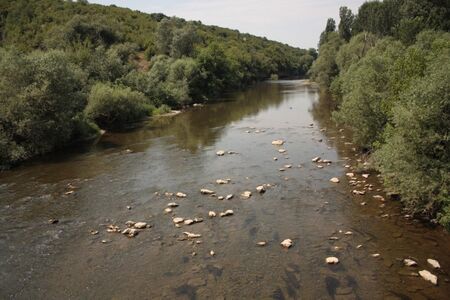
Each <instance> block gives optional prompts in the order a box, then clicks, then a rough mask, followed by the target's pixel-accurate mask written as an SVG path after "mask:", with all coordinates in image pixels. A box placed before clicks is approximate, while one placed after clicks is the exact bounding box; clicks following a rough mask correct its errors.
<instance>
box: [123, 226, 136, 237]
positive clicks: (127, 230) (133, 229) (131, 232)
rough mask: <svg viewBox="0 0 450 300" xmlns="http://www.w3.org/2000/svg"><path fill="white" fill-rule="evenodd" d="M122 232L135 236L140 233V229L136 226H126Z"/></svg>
mask: <svg viewBox="0 0 450 300" xmlns="http://www.w3.org/2000/svg"><path fill="white" fill-rule="evenodd" d="M122 233H123V234H125V235H127V236H128V237H135V236H136V235H137V234H138V233H139V230H137V229H135V228H126V229H124V230H123V231H122Z"/></svg>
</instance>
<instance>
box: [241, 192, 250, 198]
mask: <svg viewBox="0 0 450 300" xmlns="http://www.w3.org/2000/svg"><path fill="white" fill-rule="evenodd" d="M241 196H242V197H243V198H246V199H248V198H250V197H251V196H252V192H250V191H245V192H243V193H242V194H241Z"/></svg>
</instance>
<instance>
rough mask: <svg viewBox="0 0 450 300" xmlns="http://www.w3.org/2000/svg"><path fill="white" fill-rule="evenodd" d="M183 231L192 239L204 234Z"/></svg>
mask: <svg viewBox="0 0 450 300" xmlns="http://www.w3.org/2000/svg"><path fill="white" fill-rule="evenodd" d="M183 233H184V234H185V235H186V236H187V237H188V238H191V239H195V238H199V237H201V236H202V235H201V234H196V233H192V232H187V231H185V232H183Z"/></svg>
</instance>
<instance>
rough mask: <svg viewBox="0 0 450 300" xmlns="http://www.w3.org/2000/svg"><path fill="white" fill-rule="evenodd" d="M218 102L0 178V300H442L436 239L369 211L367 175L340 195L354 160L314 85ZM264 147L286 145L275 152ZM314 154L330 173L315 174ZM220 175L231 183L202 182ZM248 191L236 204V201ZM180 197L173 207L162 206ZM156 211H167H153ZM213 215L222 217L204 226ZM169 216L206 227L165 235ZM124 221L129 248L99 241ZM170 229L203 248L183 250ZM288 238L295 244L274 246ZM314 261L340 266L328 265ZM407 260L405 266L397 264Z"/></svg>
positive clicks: (439, 237)
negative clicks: (132, 224)
mask: <svg viewBox="0 0 450 300" xmlns="http://www.w3.org/2000/svg"><path fill="white" fill-rule="evenodd" d="M224 100H230V101H227V102H222V103H218V104H213V105H208V106H204V107H197V108H193V109H191V110H189V111H186V112H184V113H182V114H179V115H176V116H173V117H161V118H155V119H153V120H151V121H149V122H147V123H145V124H144V125H143V126H142V127H140V128H138V129H135V130H132V131H131V132H125V133H115V134H109V133H108V134H106V135H105V136H104V137H102V138H101V139H100V140H99V141H98V142H97V143H96V144H95V145H88V146H85V147H77V148H74V149H69V150H68V151H65V153H59V154H54V155H51V156H49V157H45V158H42V159H41V160H39V161H35V162H32V163H29V164H26V165H24V166H22V167H19V168H17V169H14V170H12V171H8V172H3V173H0V226H1V228H2V230H1V232H0V298H18V299H42V298H45V299H87V298H89V299H97V298H102V299H108V298H113V299H136V298H143V299H159V298H163V299H386V298H387V299H446V298H447V299H448V295H450V283H449V278H450V277H449V276H448V273H447V270H448V268H450V251H449V250H450V237H449V235H448V234H446V233H445V232H444V231H443V230H442V229H441V228H435V229H430V228H427V227H426V226H424V225H422V224H420V223H418V222H415V221H413V220H409V219H406V218H404V216H403V214H402V212H401V208H400V207H399V204H398V203H396V202H393V201H391V200H388V201H387V202H386V203H385V206H384V207H380V205H382V204H383V203H382V202H380V201H379V200H377V199H374V198H373V197H372V196H373V195H383V196H385V195H384V194H383V193H382V192H377V191H376V190H377V189H379V188H381V187H382V186H381V184H380V183H379V182H378V179H377V176H376V174H371V176H370V177H369V179H367V180H366V179H364V178H362V177H361V174H358V175H357V177H358V180H366V181H367V182H366V183H370V184H373V185H374V190H373V191H367V193H366V195H364V196H354V195H352V194H351V191H352V190H353V189H354V187H352V186H350V185H349V184H348V179H346V176H345V173H346V172H349V171H348V169H345V168H344V165H345V164H350V165H352V166H356V165H357V163H358V162H357V160H358V159H362V161H361V163H362V162H363V161H364V158H361V157H359V155H358V153H357V152H355V151H354V150H352V147H353V146H352V145H351V144H349V142H350V141H351V136H350V133H349V132H345V131H344V132H340V131H339V129H338V128H336V127H334V125H333V123H332V122H331V121H330V108H329V105H330V103H329V101H327V99H326V98H325V97H322V98H321V97H319V92H318V89H317V87H315V86H314V85H310V84H308V83H307V82H305V81H277V82H267V83H262V84H259V85H256V86H254V87H252V88H250V89H248V90H247V91H245V92H240V93H237V94H234V95H231V96H229V97H227V98H226V99H224ZM310 124H313V125H312V126H310ZM324 129H326V130H324ZM275 139H284V140H286V141H287V142H286V144H285V145H283V146H282V147H283V148H285V149H286V150H287V153H286V154H280V153H278V151H277V149H279V148H280V147H276V146H273V145H271V142H272V140H275ZM126 149H131V150H132V151H133V152H132V153H127V152H126V151H125V150H126ZM218 150H227V151H228V150H230V151H236V152H237V154H226V155H225V156H223V157H218V156H217V155H216V154H215V153H216V151H218ZM315 156H321V157H322V158H325V159H330V160H332V161H333V163H332V164H331V165H329V166H327V165H324V168H323V169H319V168H317V164H315V163H312V162H311V159H312V158H313V157H315ZM273 157H278V160H277V161H275V160H273ZM286 164H291V165H292V168H290V169H286V170H285V171H283V172H282V171H279V169H280V168H283V166H284V165H286ZM331 177H339V178H340V179H341V182H340V183H339V184H333V183H331V182H330V181H329V179H330V178H331ZM221 178H224V179H225V178H231V182H230V183H229V184H225V185H218V184H216V183H215V180H216V179H221ZM268 183H269V184H271V185H273V187H270V188H268V189H267V192H266V193H264V194H258V193H257V192H256V190H255V188H256V187H257V186H258V185H261V184H268ZM366 183H362V185H364V184H366ZM69 184H70V185H72V187H70V186H69ZM201 188H208V189H211V190H214V191H216V193H217V195H218V196H219V195H222V196H226V195H227V194H234V198H233V199H231V200H222V201H220V200H218V199H217V198H216V197H211V196H205V195H201V194H200V189H201ZM358 189H362V187H358ZM70 190H74V191H75V192H74V193H73V194H70V195H65V193H66V192H68V191H70ZM246 190H250V191H252V192H253V195H252V197H251V198H250V199H243V198H241V197H240V196H239V195H240V194H241V193H242V192H243V191H246ZM178 191H181V192H183V193H186V194H187V195H188V196H187V198H185V199H177V198H176V197H174V196H173V197H169V196H165V195H164V193H165V192H178ZM386 198H387V197H386ZM169 202H177V203H178V204H179V207H177V208H174V209H173V211H174V213H173V214H164V208H165V207H166V205H167V204H168V203H169ZM361 202H366V203H367V205H365V206H362V205H361V204H360V203H361ZM127 206H131V209H128V208H127ZM227 209H232V210H233V211H234V215H233V216H229V217H224V218H220V217H216V218H213V219H210V218H208V211H210V210H213V211H215V212H217V214H219V213H220V212H223V211H225V210H227ZM174 216H178V217H183V218H194V217H202V218H203V219H204V221H203V222H202V223H197V224H194V225H190V226H187V225H183V226H182V228H177V227H175V226H174V224H173V223H172V217H174ZM51 218H54V219H58V220H59V222H58V223H57V224H49V223H48V220H49V219H51ZM127 220H134V221H145V222H148V223H149V224H151V225H152V228H149V229H145V230H142V231H141V232H140V233H139V235H138V236H136V237H134V238H127V237H125V236H124V235H122V234H119V233H108V232H106V226H107V225H109V224H115V225H118V226H119V227H121V228H125V222H126V221H127ZM91 230H98V231H99V234H97V235H92V234H91V233H90V231H91ZM183 231H189V232H193V233H198V234H201V235H202V237H201V238H199V239H197V240H200V241H201V242H202V243H201V244H197V243H195V242H194V241H189V240H183V239H182V237H183ZM347 231H352V233H353V234H352V235H345V234H344V233H345V232H347ZM332 236H334V237H337V238H339V239H338V240H330V239H329V238H330V237H332ZM287 238H290V239H292V240H293V242H294V245H293V247H291V248H290V249H283V248H282V247H281V246H280V242H281V241H282V240H284V239H287ZM102 240H104V241H106V243H102ZM259 241H267V245H266V246H265V247H258V246H256V243H257V242H259ZM358 245H362V247H361V248H357V246H358ZM211 250H213V251H214V252H215V255H214V256H211V255H210V251H211ZM193 252H195V253H196V255H195V256H193ZM375 253H379V254H380V257H378V258H375V257H372V256H371V255H372V254H375ZM328 256H336V257H338V258H339V260H340V263H339V264H337V265H327V264H326V263H325V258H326V257H328ZM407 257H413V258H414V259H416V260H417V262H418V263H419V267H416V268H414V267H405V266H403V263H402V259H404V258H407ZM427 258H435V259H437V260H438V261H439V262H440V264H441V267H442V268H441V270H432V269H431V267H430V266H429V265H427V262H426V259H427ZM423 269H427V270H429V271H431V272H432V273H434V274H436V275H438V278H439V279H438V280H439V284H438V286H433V285H432V284H431V283H429V282H426V281H424V280H423V279H422V278H420V277H416V276H412V275H411V273H417V272H418V271H419V270H423Z"/></svg>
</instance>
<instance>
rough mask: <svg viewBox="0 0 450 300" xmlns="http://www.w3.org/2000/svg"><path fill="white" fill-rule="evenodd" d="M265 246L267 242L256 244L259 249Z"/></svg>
mask: <svg viewBox="0 0 450 300" xmlns="http://www.w3.org/2000/svg"><path fill="white" fill-rule="evenodd" d="M266 244H267V242H265V241H261V242H257V243H256V245H258V246H260V247H264V246H265V245H266Z"/></svg>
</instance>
